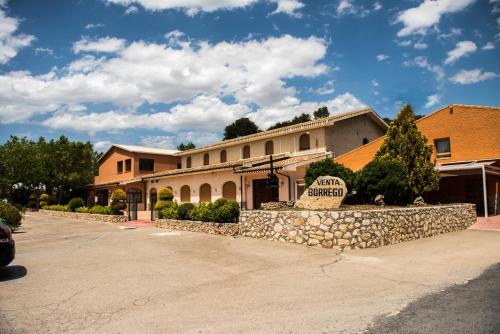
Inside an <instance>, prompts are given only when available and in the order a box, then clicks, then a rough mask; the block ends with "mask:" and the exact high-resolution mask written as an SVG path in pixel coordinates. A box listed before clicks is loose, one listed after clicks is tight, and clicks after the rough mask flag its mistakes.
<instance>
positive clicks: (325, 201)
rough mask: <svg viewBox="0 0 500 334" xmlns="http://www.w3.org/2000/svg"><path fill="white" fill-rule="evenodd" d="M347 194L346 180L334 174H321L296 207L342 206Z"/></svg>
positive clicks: (332, 207)
mask: <svg viewBox="0 0 500 334" xmlns="http://www.w3.org/2000/svg"><path fill="white" fill-rule="evenodd" d="M346 195H347V187H346V185H345V182H344V180H342V179H341V178H338V177H334V176H320V177H318V178H317V179H316V181H314V182H313V184H311V186H310V187H309V188H307V189H306V191H305V192H304V193H303V194H302V196H300V199H299V200H298V201H297V202H296V203H295V207H296V208H302V209H310V210H318V209H335V208H338V207H340V205H341V204H342V201H343V200H344V198H345V196H346Z"/></svg>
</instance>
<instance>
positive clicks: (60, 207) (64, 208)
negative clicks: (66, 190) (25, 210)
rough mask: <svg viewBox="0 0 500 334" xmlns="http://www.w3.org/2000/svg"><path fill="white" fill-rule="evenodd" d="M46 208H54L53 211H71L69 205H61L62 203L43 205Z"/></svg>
mask: <svg viewBox="0 0 500 334" xmlns="http://www.w3.org/2000/svg"><path fill="white" fill-rule="evenodd" d="M42 209H44V210H52V211H64V212H70V211H71V210H70V209H69V207H68V206H67V205H60V204H55V205H47V206H44V207H42Z"/></svg>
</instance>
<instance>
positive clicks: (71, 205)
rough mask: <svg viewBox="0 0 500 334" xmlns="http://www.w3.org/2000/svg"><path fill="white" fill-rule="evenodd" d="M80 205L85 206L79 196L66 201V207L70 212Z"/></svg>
mask: <svg viewBox="0 0 500 334" xmlns="http://www.w3.org/2000/svg"><path fill="white" fill-rule="evenodd" d="M82 206H85V202H84V201H83V199H81V198H80V197H75V198H72V199H71V200H70V201H69V203H68V207H69V209H70V210H71V211H72V212H75V210H76V209H77V208H81V207H82Z"/></svg>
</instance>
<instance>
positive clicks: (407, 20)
mask: <svg viewBox="0 0 500 334" xmlns="http://www.w3.org/2000/svg"><path fill="white" fill-rule="evenodd" d="M475 1H476V0H424V1H423V2H422V3H420V5H418V6H417V7H413V8H410V9H407V10H404V11H402V12H400V13H399V14H398V17H397V19H396V22H399V23H402V24H403V25H404V27H403V29H401V30H400V31H399V32H398V36H399V37H403V36H408V35H411V34H426V33H427V30H428V29H429V28H431V27H432V26H434V25H436V24H438V23H439V21H440V20H441V17H442V16H443V15H445V14H451V13H455V12H458V11H461V10H463V9H464V8H466V7H467V6H468V5H470V4H472V3H473V2H475Z"/></svg>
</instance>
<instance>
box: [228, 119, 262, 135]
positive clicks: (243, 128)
mask: <svg viewBox="0 0 500 334" xmlns="http://www.w3.org/2000/svg"><path fill="white" fill-rule="evenodd" d="M257 132H260V130H259V128H258V127H257V125H255V123H254V122H252V121H251V120H250V119H248V118H247V117H242V118H240V119H237V120H236V121H234V122H233V123H231V124H229V125H228V126H226V128H225V129H224V140H227V139H233V138H237V137H241V136H247V135H251V134H254V133H257Z"/></svg>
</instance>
